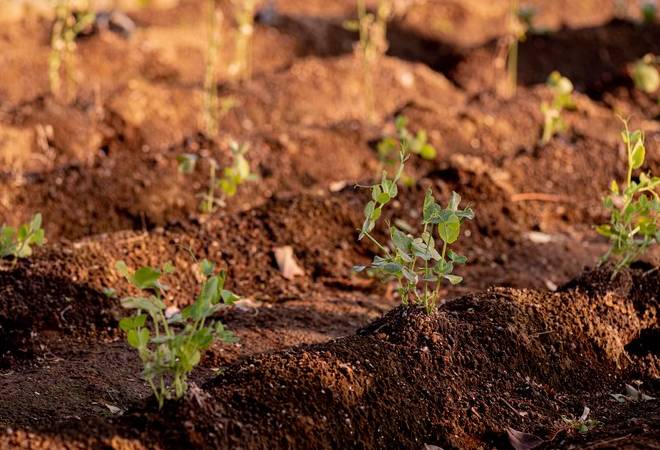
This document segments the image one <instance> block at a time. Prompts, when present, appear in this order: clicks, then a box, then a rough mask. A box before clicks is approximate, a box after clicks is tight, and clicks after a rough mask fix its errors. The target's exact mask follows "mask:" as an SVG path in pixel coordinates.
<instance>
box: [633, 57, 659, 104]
mask: <svg viewBox="0 0 660 450" xmlns="http://www.w3.org/2000/svg"><path fill="white" fill-rule="evenodd" d="M658 64H660V58H658V57H656V56H654V55H651V54H648V55H645V56H644V57H643V58H642V59H640V60H638V61H637V62H635V64H634V65H633V68H632V79H633V81H634V82H635V87H636V88H637V89H639V90H640V91H643V92H646V93H647V94H652V93H654V92H655V91H657V90H658V88H659V87H660V74H659V73H658V68H657V65H658Z"/></svg>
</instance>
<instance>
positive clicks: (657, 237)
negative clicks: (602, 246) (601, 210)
mask: <svg viewBox="0 0 660 450" xmlns="http://www.w3.org/2000/svg"><path fill="white" fill-rule="evenodd" d="M623 123H624V125H625V129H624V130H623V132H622V133H621V136H622V138H623V142H624V144H625V146H626V152H627V155H628V172H627V175H626V179H625V181H624V184H623V186H619V184H618V183H617V182H616V180H613V181H612V183H611V185H610V195H608V196H607V197H605V198H604V200H603V205H604V206H605V208H606V209H607V210H608V211H609V213H610V223H609V224H604V225H600V226H599V227H597V228H596V231H597V232H598V233H599V234H601V235H602V236H605V237H607V238H608V239H609V240H610V248H609V250H608V251H607V253H605V254H604V255H603V256H602V257H601V259H600V263H601V264H602V263H603V262H605V261H608V260H610V258H612V257H615V259H616V261H615V264H614V273H613V275H612V276H614V275H616V274H617V273H618V272H619V271H620V270H621V269H623V268H625V267H628V266H629V265H630V264H631V263H632V262H633V261H635V260H636V259H638V258H639V257H640V256H641V255H643V254H644V252H645V251H646V250H647V249H648V248H649V247H651V246H652V245H655V244H657V243H658V242H659V241H660V226H659V224H658V218H659V216H660V197H659V196H658V187H660V177H655V176H652V175H651V174H650V173H648V174H646V173H643V172H642V173H640V174H639V176H638V177H637V179H636V180H635V179H633V171H635V170H637V169H639V168H640V167H642V165H643V164H644V158H645V156H646V149H645V148H644V134H643V133H642V132H641V131H640V130H636V131H633V132H630V130H629V129H628V123H627V122H626V121H623Z"/></svg>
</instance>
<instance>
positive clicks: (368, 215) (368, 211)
mask: <svg viewBox="0 0 660 450" xmlns="http://www.w3.org/2000/svg"><path fill="white" fill-rule="evenodd" d="M378 189H379V190H380V187H379V188H378ZM375 208H376V203H375V202H373V201H370V202H369V203H367V204H366V206H365V207H364V217H366V218H368V219H369V218H371V215H372V214H373V212H374V209H375Z"/></svg>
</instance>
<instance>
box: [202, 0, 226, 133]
mask: <svg viewBox="0 0 660 450" xmlns="http://www.w3.org/2000/svg"><path fill="white" fill-rule="evenodd" d="M207 8H208V22H209V41H208V47H207V51H206V70H205V74H204V125H205V127H206V132H207V133H208V135H209V136H210V137H215V136H217V134H218V119H219V117H218V80H217V77H218V52H219V50H220V23H221V22H222V11H221V10H220V9H219V8H218V6H217V0H208V1H207Z"/></svg>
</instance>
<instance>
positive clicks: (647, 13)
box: [640, 0, 658, 25]
mask: <svg viewBox="0 0 660 450" xmlns="http://www.w3.org/2000/svg"><path fill="white" fill-rule="evenodd" d="M640 12H641V14H642V23H644V24H645V25H651V24H653V23H655V19H656V15H657V14H658V7H657V6H656V4H655V0H646V1H644V2H643V3H642V4H641V6H640Z"/></svg>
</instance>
